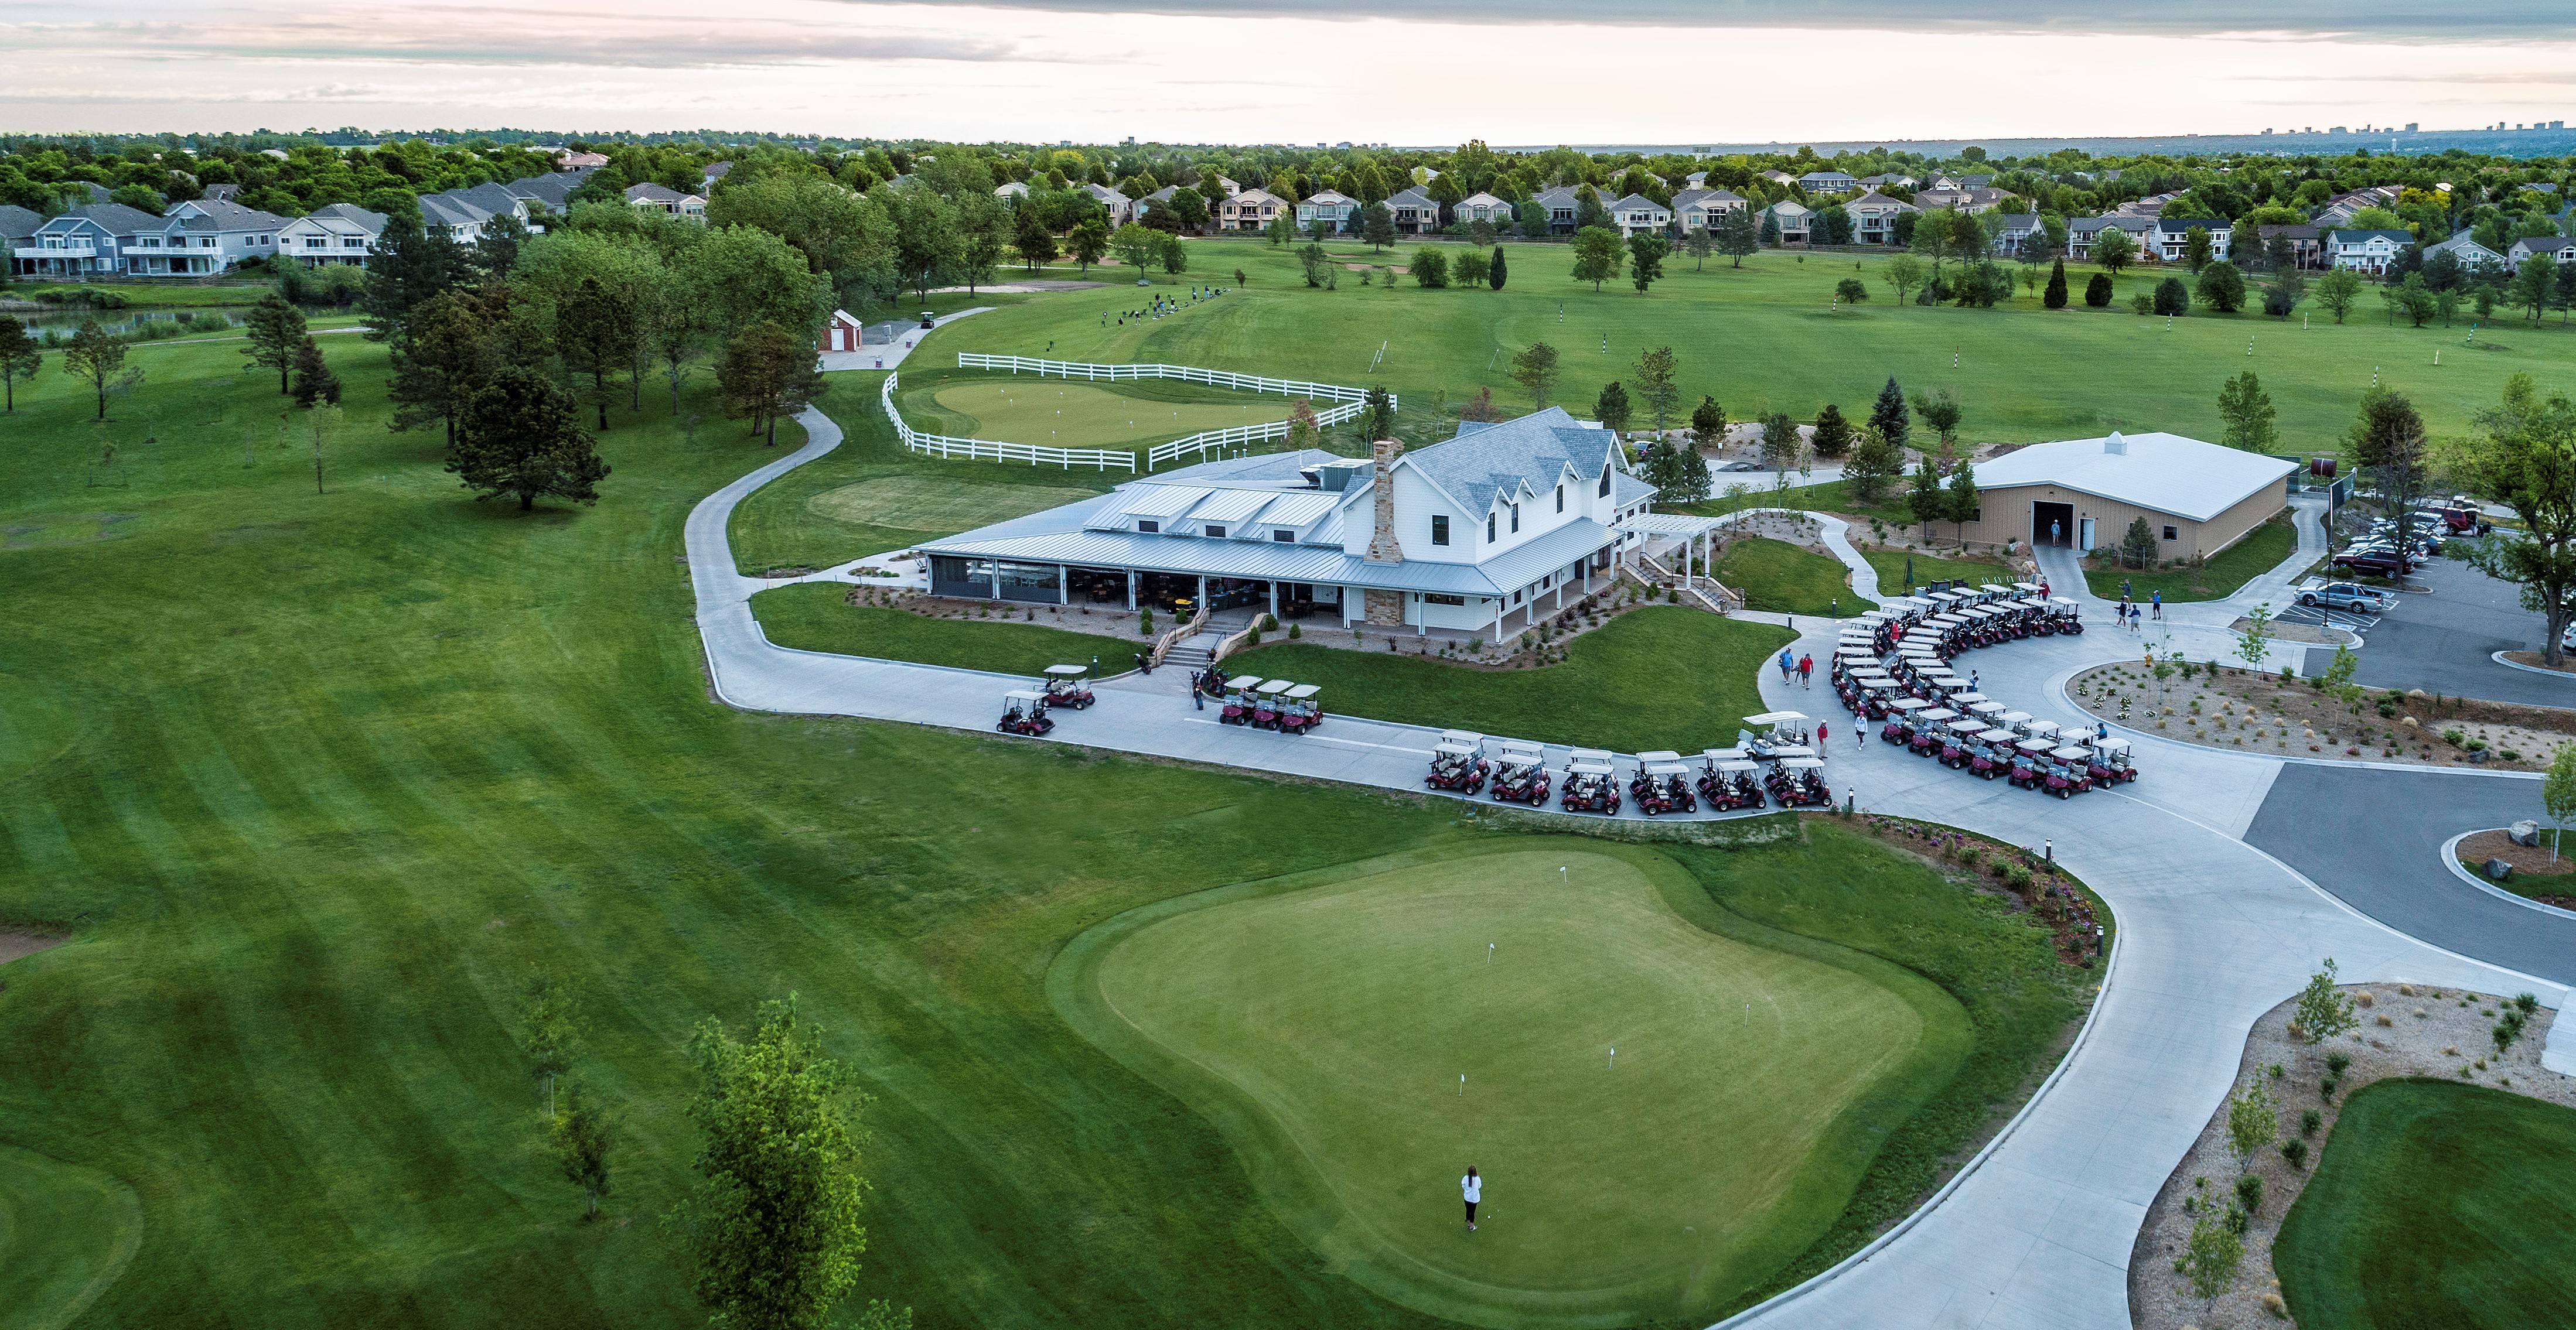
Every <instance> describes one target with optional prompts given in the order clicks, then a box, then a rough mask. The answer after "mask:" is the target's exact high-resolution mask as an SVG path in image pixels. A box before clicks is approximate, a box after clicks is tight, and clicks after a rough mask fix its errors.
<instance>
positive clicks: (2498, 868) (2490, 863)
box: [2487, 859, 2513, 882]
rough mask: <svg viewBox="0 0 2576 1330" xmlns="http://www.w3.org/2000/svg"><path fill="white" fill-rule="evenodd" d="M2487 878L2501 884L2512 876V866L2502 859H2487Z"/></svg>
mask: <svg viewBox="0 0 2576 1330" xmlns="http://www.w3.org/2000/svg"><path fill="white" fill-rule="evenodd" d="M2487 876H2488V877H2489V878H2492V879H2494V880H2495V881H2498V882H2502V881H2504V880H2505V879H2506V878H2509V877H2512V876H2513V865H2511V864H2509V863H2506V862H2505V861H2504V860H2502V859H2489V860H2487Z"/></svg>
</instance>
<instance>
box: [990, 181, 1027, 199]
mask: <svg viewBox="0 0 2576 1330" xmlns="http://www.w3.org/2000/svg"><path fill="white" fill-rule="evenodd" d="M1028 196H1029V187H1028V185H1027V183H1026V182H1023V181H1018V180H1013V181H1009V182H1007V183H1004V184H999V185H995V186H994V187H993V197H994V198H997V199H1009V200H1011V201H1013V202H1017V201H1019V200H1021V199H1024V198H1027V197H1028Z"/></svg>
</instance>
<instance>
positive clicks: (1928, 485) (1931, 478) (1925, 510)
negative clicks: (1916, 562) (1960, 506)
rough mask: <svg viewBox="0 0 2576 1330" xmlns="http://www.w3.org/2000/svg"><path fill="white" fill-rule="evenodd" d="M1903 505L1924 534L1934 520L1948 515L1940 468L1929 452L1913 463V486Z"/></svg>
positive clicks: (1948, 501) (1930, 528)
mask: <svg viewBox="0 0 2576 1330" xmlns="http://www.w3.org/2000/svg"><path fill="white" fill-rule="evenodd" d="M1905 506H1906V508H1907V509H1908V510H1910V511H1911V512H1913V514H1914V520H1915V522H1916V523H1917V524H1919V525H1920V526H1922V528H1923V530H1924V532H1925V533H1926V534H1929V533H1930V532H1931V530H1932V524H1933V523H1934V522H1937V521H1940V520H1941V519H1942V518H1944V517H1947V516H1949V515H1950V498H1949V496H1948V495H1947V494H1944V493H1943V492H1942V490H1941V468H1940V467H1939V466H1938V465H1936V464H1935V463H1934V462H1933V460H1932V454H1930V453H1925V454H1923V456H1922V459H1921V460H1920V461H1919V462H1917V463H1916V464H1915V468H1914V488H1913V489H1912V490H1911V491H1909V492H1908V493H1907V494H1906V496H1905Z"/></svg>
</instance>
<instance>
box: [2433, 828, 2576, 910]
mask: <svg viewBox="0 0 2576 1330" xmlns="http://www.w3.org/2000/svg"><path fill="white" fill-rule="evenodd" d="M2487 830H2489V831H2494V830H2497V828H2494V827H2489V828H2487ZM2477 834H2478V833H2477V832H2474V831H2463V832H2461V833H2460V834H2459V835H2456V836H2453V837H2452V838H2450V839H2449V840H2446V841H2444V842H2442V866H2443V867H2444V868H2447V869H2450V870H2451V876H2453V877H2456V878H2458V879H2459V880H2461V881H2462V882H2466V883H2468V884H2469V885H2470V886H2473V887H2476V888H2477V889H2478V890H2480V891H2483V892H2485V893H2486V894H2488V895H2490V896H2494V897H2497V898H2498V899H2501V900H2508V901H2511V902H2513V903H2514V904H2516V905H2519V906H2521V907H2522V908H2524V909H2526V910H2538V911H2540V912H2541V913H2543V914H2554V915H2557V916H2558V917H2559V918H2561V919H2576V910H2562V909H2559V908H2558V907H2557V906H2555V905H2548V904H2544V903H2542V902H2540V901H2536V900H2533V899H2531V898H2530V897H2528V896H2517V895H2515V894H2513V893H2512V892H2510V891H2507V890H2505V889H2504V888H2502V887H2499V886H2497V885H2496V884H2494V883H2492V882H2489V881H2487V880H2486V879H2485V878H2482V877H2480V876H2478V875H2477V874H2475V873H2472V872H2470V871H2469V870H2468V869H2466V868H2463V867H2461V866H2460V842H2461V841H2464V840H2467V839H2468V838H2469V837H2471V836H2474V835H2477Z"/></svg>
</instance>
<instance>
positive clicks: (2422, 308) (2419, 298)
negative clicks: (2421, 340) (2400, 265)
mask: <svg viewBox="0 0 2576 1330" xmlns="http://www.w3.org/2000/svg"><path fill="white" fill-rule="evenodd" d="M2379 298H2380V299H2381V300H2382V301H2384V302H2385V303H2386V304H2387V305H2388V311H2389V316H2390V318H2389V321H2390V322H2392V323H2394V322H2395V321H2396V315H2397V313H2398V312H2399V311H2401V310H2402V311H2404V312H2405V314H2406V326H2407V327H2410V328H2421V327H2423V326H2424V325H2425V324H2427V323H2429V322H2431V321H2432V319H2433V316H2434V315H2435V314H2438V313H2440V312H2441V304H2440V302H2439V301H2437V300H2436V299H2435V298H2434V296H2433V291H2432V289H2431V288H2430V287H2427V286H2425V285H2424V274H2422V273H2420V272H2410V273H2408V274H2406V279H2405V280H2404V281H2401V282H2397V283H2394V284H2392V285H2383V286H2381V287H2380V288H2379ZM2453 308H2455V309H2456V308H2458V307H2457V306H2456V305H2455V306H2453Z"/></svg>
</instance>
